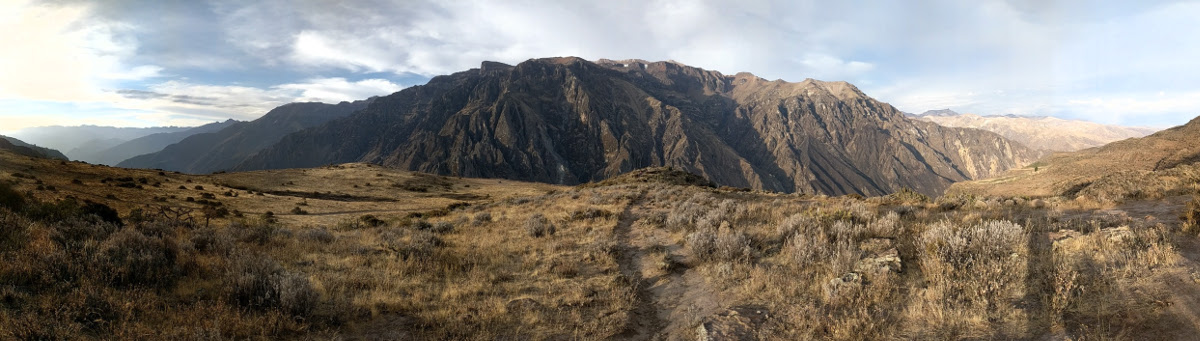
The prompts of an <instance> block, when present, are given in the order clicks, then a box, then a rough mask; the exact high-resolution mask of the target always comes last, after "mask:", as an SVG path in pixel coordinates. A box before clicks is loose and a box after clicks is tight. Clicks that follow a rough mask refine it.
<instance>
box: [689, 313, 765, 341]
mask: <svg viewBox="0 0 1200 341" xmlns="http://www.w3.org/2000/svg"><path fill="white" fill-rule="evenodd" d="M770 318H771V314H770V313H769V312H768V311H767V310H766V309H763V308H761V307H752V306H745V307H734V308H731V309H729V310H726V311H724V312H721V313H719V314H716V315H713V316H710V317H708V318H706V319H704V322H702V323H700V325H699V326H697V327H696V334H697V340H700V341H731V340H738V341H741V340H746V341H750V340H759V339H761V338H760V337H759V336H758V331H759V330H761V329H762V327H763V325H764V324H766V323H767V322H768V321H769V319H770Z"/></svg>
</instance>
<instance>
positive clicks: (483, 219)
mask: <svg viewBox="0 0 1200 341" xmlns="http://www.w3.org/2000/svg"><path fill="white" fill-rule="evenodd" d="M490 222H492V212H487V211H484V212H479V213H475V218H474V221H473V222H472V224H475V225H476V226H478V225H483V224H487V223H490Z"/></svg>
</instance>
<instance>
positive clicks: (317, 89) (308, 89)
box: [276, 77, 401, 103]
mask: <svg viewBox="0 0 1200 341" xmlns="http://www.w3.org/2000/svg"><path fill="white" fill-rule="evenodd" d="M276 88H278V89H282V90H297V91H300V96H299V98H298V99H297V100H299V101H306V102H328V103H337V102H342V101H354V100H361V99H366V98H368V97H371V96H381V95H389V94H391V93H393V92H396V91H400V89H401V86H400V85H397V84H395V83H392V82H391V81H388V80H386V79H378V78H374V79H364V80H360V81H356V82H351V81H347V80H346V79H345V78H341V77H333V78H317V79H310V80H308V81H306V82H304V83H293V84H283V85H279V86H276Z"/></svg>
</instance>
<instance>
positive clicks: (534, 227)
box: [525, 213, 555, 238]
mask: <svg viewBox="0 0 1200 341" xmlns="http://www.w3.org/2000/svg"><path fill="white" fill-rule="evenodd" d="M525 232H526V233H528V234H529V236H530V237H535V238H536V237H542V236H547V235H550V236H552V235H554V232H555V227H554V224H551V223H550V220H549V219H546V217H545V216H543V215H542V214H541V213H535V214H534V215H532V216H530V217H529V219H528V220H526V221H525Z"/></svg>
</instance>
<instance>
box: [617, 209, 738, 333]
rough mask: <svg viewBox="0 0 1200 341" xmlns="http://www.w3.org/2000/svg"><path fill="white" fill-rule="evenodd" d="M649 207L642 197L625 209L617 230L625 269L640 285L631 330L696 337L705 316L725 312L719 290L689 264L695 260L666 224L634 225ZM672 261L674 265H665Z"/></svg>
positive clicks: (622, 269)
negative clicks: (658, 225)
mask: <svg viewBox="0 0 1200 341" xmlns="http://www.w3.org/2000/svg"><path fill="white" fill-rule="evenodd" d="M646 211H648V209H645V208H644V207H642V206H641V205H639V203H638V201H637V200H635V201H634V202H633V203H631V204H630V205H628V206H627V207H626V209H625V211H624V212H622V213H621V216H620V220H619V222H618V224H617V227H616V229H615V231H614V236H615V237H616V239H617V242H618V243H619V247H618V257H617V259H618V263H619V264H620V268H621V272H622V273H623V274H625V276H627V277H629V278H630V279H631V280H632V281H634V282H635V283H636V285H637V293H638V299H639V302H638V305H637V307H636V308H635V309H634V312H633V314H631V321H630V324H629V329H628V330H627V331H626V334H624V335H622V336H623V337H627V338H629V339H634V340H682V339H689V340H690V339H694V338H695V335H694V334H693V333H694V329H693V328H695V327H696V325H697V324H699V323H700V322H701V319H703V318H704V317H706V316H711V315H713V314H716V313H718V312H720V311H721V308H722V307H723V305H722V303H721V301H720V299H719V295H718V294H717V292H716V291H715V290H713V289H712V288H711V287H710V286H709V285H708V283H707V282H705V280H704V277H703V276H702V275H701V274H699V273H697V272H696V271H691V270H690V269H687V268H685V267H686V265H685V264H693V263H695V262H693V261H692V260H691V259H689V256H688V255H687V254H686V252H684V249H683V246H682V245H680V244H679V243H677V242H676V241H675V240H676V237H673V236H672V234H671V233H670V232H669V231H667V230H665V229H662V228H658V227H654V226H650V225H642V224H635V222H636V221H637V219H638V217H641V216H645V215H646ZM664 264H669V265H664Z"/></svg>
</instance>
